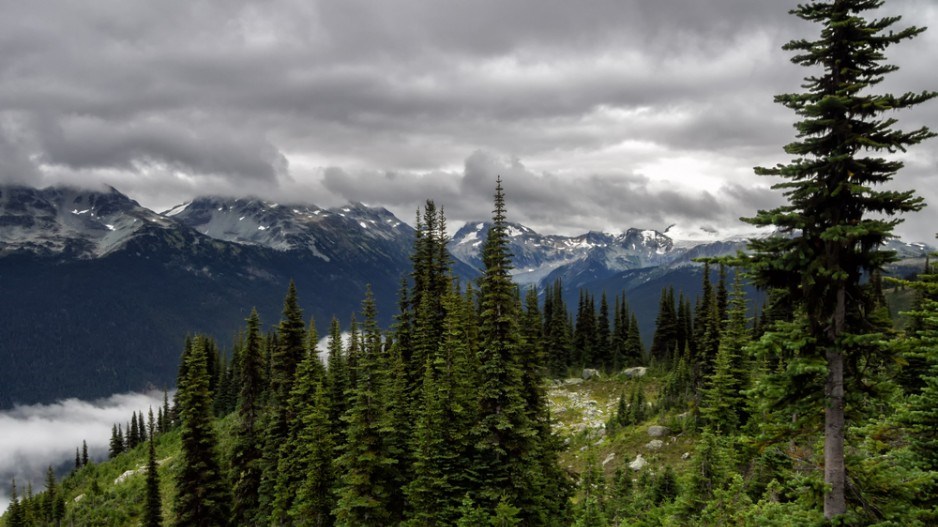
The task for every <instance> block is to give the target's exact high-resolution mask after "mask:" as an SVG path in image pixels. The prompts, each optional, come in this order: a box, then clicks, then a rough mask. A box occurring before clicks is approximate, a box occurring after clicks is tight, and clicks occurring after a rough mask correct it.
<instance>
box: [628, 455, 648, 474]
mask: <svg viewBox="0 0 938 527" xmlns="http://www.w3.org/2000/svg"><path fill="white" fill-rule="evenodd" d="M647 464H648V462H647V461H645V458H643V457H642V455H641V454H639V455H637V456H635V459H634V460H632V462H631V463H629V468H630V469H632V470H635V471H639V470H641V469H643V468H645V465H647Z"/></svg>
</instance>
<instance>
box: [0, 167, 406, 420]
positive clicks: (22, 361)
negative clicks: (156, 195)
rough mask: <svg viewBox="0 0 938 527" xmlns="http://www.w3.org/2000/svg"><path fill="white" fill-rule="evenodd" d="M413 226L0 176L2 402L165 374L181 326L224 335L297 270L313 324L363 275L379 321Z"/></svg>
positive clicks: (390, 301)
mask: <svg viewBox="0 0 938 527" xmlns="http://www.w3.org/2000/svg"><path fill="white" fill-rule="evenodd" d="M413 239H414V238H413V229H412V228H411V227H410V226H408V225H406V224H404V223H403V222H401V221H400V220H398V219H397V218H395V217H394V216H393V215H392V214H391V213H389V212H388V211H386V210H384V209H375V208H369V207H366V206H364V205H361V204H349V205H347V206H345V207H339V208H337V209H328V210H327V209H322V208H319V207H316V206H313V205H307V206H290V207H287V206H283V205H276V204H273V203H267V202H262V201H259V200H253V199H242V200H234V199H231V200H227V199H219V198H200V199H196V200H194V201H193V202H192V203H189V204H187V205H186V206H180V207H176V208H174V209H173V210H171V211H168V213H167V214H165V215H163V214H157V213H155V212H153V211H151V210H148V209H146V208H144V207H142V206H140V205H139V204H137V203H136V202H135V201H133V200H132V199H130V198H128V197H127V196H125V195H123V194H121V193H120V192H117V191H116V190H114V189H110V188H109V189H106V190H104V191H87V190H77V189H69V188H48V189H43V190H37V189H30V188H25V187H13V186H2V185H0V298H2V299H3V302H0V320H3V322H4V323H3V324H0V343H2V344H0V408H4V407H8V406H9V405H11V404H13V403H14V402H21V403H35V402H51V401H52V400H55V399H56V398H61V397H73V396H77V397H83V398H96V397H102V396H106V395H109V394H112V393H115V392H120V391H127V390H134V389H144V388H147V387H152V386H170V385H172V383H173V382H174V379H175V374H176V363H177V361H178V358H179V352H180V346H181V345H182V343H183V342H184V339H185V337H186V335H191V334H194V333H198V332H204V333H208V334H211V335H214V336H215V337H216V338H218V339H219V340H220V341H221V343H222V345H223V346H227V344H226V343H227V342H230V340H231V338H232V337H233V336H234V335H236V334H237V332H238V330H239V329H241V327H242V326H243V321H244V319H245V318H246V317H247V315H248V313H250V310H251V308H252V307H256V308H257V310H258V312H259V313H260V315H261V320H262V322H263V323H264V324H265V325H275V324H276V323H277V321H278V320H279V317H280V311H281V309H282V301H283V295H284V293H285V292H286V289H287V285H288V284H289V282H290V281H291V280H293V281H295V283H296V287H297V290H298V293H299V298H300V302H301V304H302V305H303V307H304V311H305V315H306V316H307V317H311V318H315V319H316V320H318V321H319V325H320V330H324V329H325V327H326V326H325V324H327V323H328V321H329V320H330V319H331V318H332V317H333V316H337V317H338V318H339V320H340V321H341V323H343V324H345V323H348V320H349V316H350V315H351V313H353V312H355V311H358V310H359V309H360V306H361V301H362V299H363V298H364V295H365V290H366V288H367V287H368V286H369V285H370V286H371V289H372V291H373V293H374V296H375V299H376V302H377V305H378V316H379V322H380V323H382V324H383V325H388V324H389V323H390V320H391V317H392V316H393V315H394V310H395V308H396V305H397V301H396V300H397V298H396V297H397V290H398V287H399V284H400V279H401V277H404V276H407V275H408V273H409V270H410V251H411V248H412V246H413Z"/></svg>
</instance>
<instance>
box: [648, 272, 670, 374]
mask: <svg viewBox="0 0 938 527" xmlns="http://www.w3.org/2000/svg"><path fill="white" fill-rule="evenodd" d="M676 343H677V311H676V307H675V305H674V289H673V288H662V289H661V300H659V302H658V317H657V318H656V319H655V335H654V337H653V339H652V342H651V350H650V353H651V358H652V360H654V361H655V362H657V363H658V364H665V363H667V361H668V360H669V358H670V357H669V354H670V352H671V350H672V349H674V345H675V344H676Z"/></svg>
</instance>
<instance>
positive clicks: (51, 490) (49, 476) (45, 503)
mask: <svg viewBox="0 0 938 527" xmlns="http://www.w3.org/2000/svg"><path fill="white" fill-rule="evenodd" d="M58 498H59V488H58V485H57V484H56V481H55V471H54V470H52V467H51V466H50V467H49V468H48V469H46V490H45V492H43V493H42V519H43V520H44V521H45V522H46V524H47V525H55V524H56V516H57V515H56V503H57V501H58Z"/></svg>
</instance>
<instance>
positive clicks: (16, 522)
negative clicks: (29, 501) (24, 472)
mask: <svg viewBox="0 0 938 527" xmlns="http://www.w3.org/2000/svg"><path fill="white" fill-rule="evenodd" d="M4 516H5V517H6V527H27V526H28V525H29V523H28V522H27V519H26V510H25V506H24V505H23V504H22V503H20V500H19V497H17V495H16V479H13V482H12V483H11V485H10V505H9V506H8V508H7V511H6V514H5V515H4Z"/></svg>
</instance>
